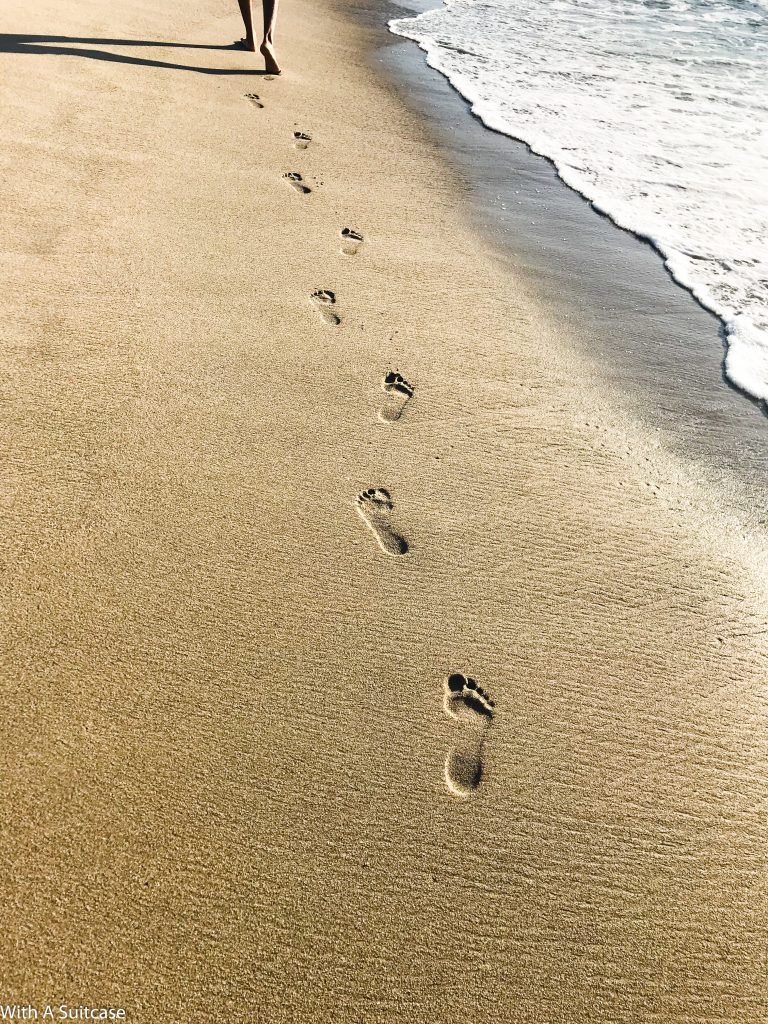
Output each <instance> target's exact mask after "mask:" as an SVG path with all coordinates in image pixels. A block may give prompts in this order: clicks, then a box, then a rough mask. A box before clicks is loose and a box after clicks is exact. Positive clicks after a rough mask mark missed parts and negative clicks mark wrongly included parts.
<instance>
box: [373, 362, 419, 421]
mask: <svg viewBox="0 0 768 1024" xmlns="http://www.w3.org/2000/svg"><path fill="white" fill-rule="evenodd" d="M382 386H383V388H384V390H385V391H386V392H387V394H388V395H389V401H388V402H387V404H386V405H383V406H382V407H381V409H379V419H380V420H384V422H385V423H394V422H395V420H399V419H400V417H401V416H402V415H403V409H405V407H406V405H408V403H409V402H410V400H411V399H412V398H413V386H412V385H411V384H409V383H408V381H407V380H406V379H405V378H404V377H401V376H400V374H399V373H398V372H397V371H396V370H390V371H389V373H388V374H387V375H386V377H385V378H384V383H383V385H382Z"/></svg>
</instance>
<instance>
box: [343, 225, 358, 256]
mask: <svg viewBox="0 0 768 1024" xmlns="http://www.w3.org/2000/svg"><path fill="white" fill-rule="evenodd" d="M341 237H342V238H343V239H344V241H343V242H342V243H341V251H342V252H343V253H344V255H345V256H356V255H357V251H358V249H359V248H360V246H361V245H362V244H363V236H362V235H361V234H360V232H359V231H353V230H352V228H342V229H341Z"/></svg>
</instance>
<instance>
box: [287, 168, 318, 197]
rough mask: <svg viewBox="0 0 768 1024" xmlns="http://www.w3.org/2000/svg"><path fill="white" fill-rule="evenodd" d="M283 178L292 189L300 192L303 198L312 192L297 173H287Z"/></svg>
mask: <svg viewBox="0 0 768 1024" xmlns="http://www.w3.org/2000/svg"><path fill="white" fill-rule="evenodd" d="M283 177H284V178H285V180H286V181H287V182H288V184H289V185H290V186H291V187H292V188H295V189H296V191H297V192H301V194H302V195H304V196H306V195H308V194H309V193H310V192H311V191H312V189H311V188H310V187H309V186H308V185H305V184H304V179H303V178H302V176H301V175H300V174H299V173H298V171H288V172H287V173H286V174H284V175H283Z"/></svg>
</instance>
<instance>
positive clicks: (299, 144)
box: [293, 132, 312, 149]
mask: <svg viewBox="0 0 768 1024" xmlns="http://www.w3.org/2000/svg"><path fill="white" fill-rule="evenodd" d="M293 138H294V143H293V144H294V146H295V147H296V149H306V148H307V146H308V145H309V144H310V142H311V141H312V136H311V135H307V133H306V132H294V133H293Z"/></svg>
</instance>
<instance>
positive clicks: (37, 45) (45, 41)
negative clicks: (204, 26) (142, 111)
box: [0, 33, 267, 75]
mask: <svg viewBox="0 0 768 1024" xmlns="http://www.w3.org/2000/svg"><path fill="white" fill-rule="evenodd" d="M51 43H53V44H72V43H81V44H82V43H86V44H96V45H102V46H162V47H174V48H176V49H181V50H241V49H242V47H241V46H240V45H239V44H238V43H231V44H229V45H228V46H210V45H207V44H205V43H165V42H157V41H156V40H150V39H147V40H139V39H85V38H83V39H79V38H77V39H76V38H72V37H70V36H30V35H13V34H9V33H0V53H38V54H57V53H58V54H63V55H64V56H69V57H90V58H91V59H93V60H107V61H115V62H117V63H120V64H138V65H140V66H142V67H149V68H170V69H172V70H174V71H196V72H197V73H198V74H201V75H266V73H267V72H266V71H264V70H263V69H261V68H253V69H252V70H251V69H249V70H244V69H239V68H201V67H194V66H193V65H191V64H172V63H170V62H168V61H162V60H150V59H149V58H147V57H129V56H128V55H127V54H122V53H110V52H109V51H108V50H85V49H81V48H80V47H78V46H72V45H53V46H52V45H50V44H51ZM246 52H247V51H246V50H244V49H243V53H246ZM250 56H253V54H251V55H250Z"/></svg>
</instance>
